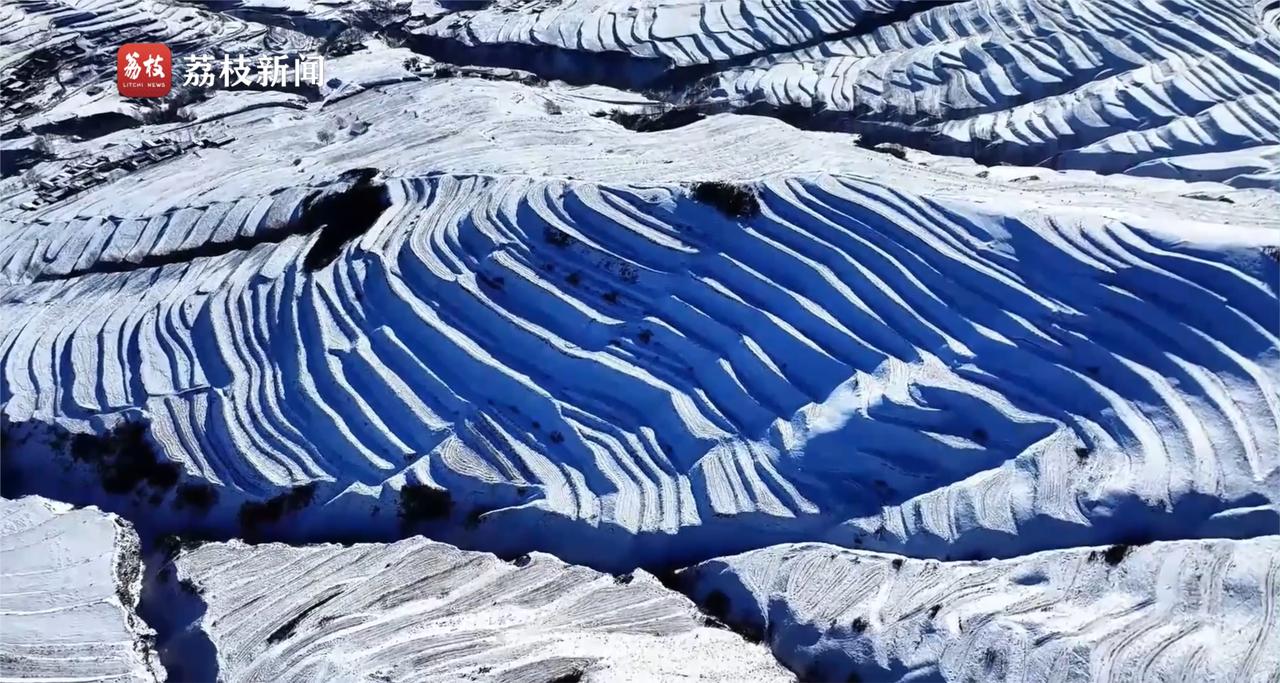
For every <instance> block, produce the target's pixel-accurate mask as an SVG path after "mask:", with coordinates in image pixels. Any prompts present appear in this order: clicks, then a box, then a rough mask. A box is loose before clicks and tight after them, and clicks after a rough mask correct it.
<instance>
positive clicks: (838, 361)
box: [0, 53, 1280, 569]
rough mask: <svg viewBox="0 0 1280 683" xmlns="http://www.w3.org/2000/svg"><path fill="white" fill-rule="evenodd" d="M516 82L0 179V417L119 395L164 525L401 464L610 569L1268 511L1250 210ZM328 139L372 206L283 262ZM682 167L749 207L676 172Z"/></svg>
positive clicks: (1076, 538) (365, 525) (1167, 534)
mask: <svg viewBox="0 0 1280 683" xmlns="http://www.w3.org/2000/svg"><path fill="white" fill-rule="evenodd" d="M375 54H376V53H375ZM361 58H362V59H363V58H367V59H373V58H374V57H373V56H367V55H362V56H361ZM347 59H351V57H349V58H347ZM536 92H537V89H536V88H535V87H533V86H529V85H525V84H521V83H514V82H503V81H484V80H476V79H456V80H453V81H444V82H436V83H430V84H424V83H403V84H390V85H384V86H381V87H379V88H377V89H375V90H370V91H368V92H366V93H362V94H360V95H358V96H355V97H350V98H345V99H341V100H339V101H336V102H331V103H329V104H327V105H326V106H324V107H323V108H321V109H318V110H314V111H309V112H308V115H306V116H305V117H302V115H301V114H300V113H298V112H296V111H294V110H292V109H285V110H283V111H281V110H279V109H252V110H249V111H244V112H240V113H231V114H228V115H226V116H223V117H221V118H220V119H218V120H217V121H215V122H212V123H211V124H208V125H209V126H210V128H211V129H213V130H217V131H233V132H234V134H235V136H236V137H235V139H234V140H232V141H231V142H229V143H227V144H225V145H223V146H221V147H218V148H214V149H203V150H197V151H194V152H189V153H184V154H181V155H179V156H177V157H176V158H173V159H170V160H168V161H166V162H165V163H163V164H159V165H153V166H149V167H146V168H142V169H139V170H137V171H135V172H133V173H131V174H130V175H129V181H128V182H129V188H130V191H129V192H127V193H121V192H119V191H118V190H117V187H116V186H115V185H114V184H111V183H107V184H103V185H99V186H96V187H90V188H88V189H86V190H85V191H84V192H82V193H80V194H77V195H75V196H73V197H71V198H69V199H68V200H66V201H62V202H59V203H56V204H52V205H50V206H48V208H42V209H39V210H37V211H36V212H35V214H34V215H31V214H27V213H20V212H19V210H17V209H10V210H9V212H8V213H7V214H6V215H7V216H8V217H9V219H10V220H13V221H14V222H15V229H14V230H13V231H12V233H11V235H12V238H11V239H10V240H8V241H7V242H6V243H5V245H4V246H3V247H0V272H3V273H4V274H5V277H7V278H8V279H9V281H10V282H11V283H12V285H11V286H10V288H9V291H10V293H11V294H10V302H9V303H8V304H6V306H5V307H4V308H3V310H0V321H3V326H4V329H5V334H4V337H3V340H2V341H0V349H2V351H0V353H2V354H3V356H2V357H3V363H4V376H5V379H4V384H3V393H0V399H3V403H4V411H5V414H6V415H7V416H8V418H9V419H10V420H11V421H13V422H21V421H26V420H38V421H41V422H44V423H54V424H58V425H61V426H62V427H63V428H66V429H70V430H72V431H84V430H94V431H101V430H104V429H106V428H108V427H110V426H111V425H112V424H114V423H116V422H117V421H118V420H120V419H122V418H127V419H131V420H139V419H140V420H142V421H143V422H146V423H147V425H148V430H149V435H150V436H149V439H150V440H151V442H153V443H154V446H155V447H156V449H157V450H158V452H159V453H160V454H162V455H163V456H164V457H165V458H167V459H169V460H172V461H174V462H176V463H180V464H181V465H182V467H183V470H184V472H185V476H186V477H189V478H190V479H191V480H194V481H201V480H203V481H207V482H209V483H211V484H213V485H215V486H216V487H218V488H219V489H220V491H221V492H222V494H223V495H222V496H221V498H220V500H219V503H218V505H217V506H216V507H215V509H214V510H213V511H212V512H211V513H210V515H209V516H207V517H204V518H200V519H190V518H188V517H187V516H184V515H180V516H160V517H158V518H156V519H155V520H154V523H155V524H157V525H159V526H160V527H161V529H160V530H162V531H175V530H179V529H181V528H184V527H186V525H190V524H195V525H197V526H198V527H200V528H204V529H206V530H214V531H218V532H219V533H230V534H236V533H240V532H241V531H243V530H242V529H237V527H236V515H237V510H238V507H239V506H240V505H241V503H243V502H244V501H246V500H261V499H265V498H270V497H272V496H275V495H278V494H283V493H286V492H288V491H289V490H290V489H291V487H294V486H300V485H304V484H308V483H312V482H314V483H317V484H318V485H319V486H320V488H319V489H318V492H317V496H316V499H315V502H316V504H315V505H313V506H311V507H309V508H308V509H307V510H306V511H304V512H302V513H300V514H298V515H297V516H296V517H295V518H293V519H291V521H290V522H289V523H288V524H287V525H284V526H282V527H281V528H279V529H275V530H273V531H272V532H271V533H272V535H275V536H277V537H279V538H296V539H311V540H324V539H325V537H326V534H329V533H338V532H337V531H336V529H341V530H342V533H357V534H363V535H362V536H361V537H363V538H366V539H368V540H373V539H377V538H386V537H393V536H394V535H396V534H397V533H398V528H399V526H400V520H399V519H398V518H397V516H396V514H395V513H394V510H395V506H396V499H397V497H398V495H399V494H398V491H400V490H401V489H402V488H403V487H404V486H405V485H406V484H424V485H428V486H431V487H435V488H442V489H445V490H447V491H448V492H449V493H450V495H451V497H452V503H453V507H452V511H451V514H452V517H451V519H452V520H453V522H447V521H446V520H440V521H439V523H438V524H436V526H434V527H430V526H429V527H427V528H432V530H433V533H435V534H439V537H441V538H445V539H448V540H452V541H455V542H460V543H461V542H464V541H465V543H467V544H474V546H475V547H484V548H491V549H494V550H501V551H504V552H526V551H529V550H544V551H550V552H555V553H557V554H558V555H560V556H561V557H563V558H565V559H568V560H571V561H576V562H587V563H591V564H594V565H595V566H605V567H610V568H618V569H627V568H631V567H634V566H637V565H646V564H650V563H668V562H669V563H674V564H679V563H683V562H688V561H695V560H698V559H703V558H705V557H707V556H708V554H712V553H725V552H737V551H741V550H745V549H747V548H749V547H758V546H759V545H760V544H763V543H767V542H778V541H788V540H818V539H821V540H829V541H834V542H838V543H841V544H846V545H850V544H853V543H855V542H861V543H863V544H865V545H866V547H875V548H879V549H884V550H890V551H901V552H909V553H911V554H916V555H922V556H933V557H943V556H946V555H948V554H950V555H956V554H960V555H968V554H978V555H982V556H993V555H995V556H1011V555H1016V554H1020V553H1024V552H1031V551H1034V550H1041V549H1045V548H1050V547H1060V546H1061V545H1063V544H1096V543H1108V542H1112V541H1115V540H1118V539H1120V538H1121V537H1123V536H1125V535H1127V534H1128V533H1130V532H1132V531H1134V530H1137V529H1144V530H1145V531H1146V532H1147V533H1150V534H1151V535H1153V536H1154V537H1157V538H1182V537H1189V536H1190V537H1199V536H1206V535H1208V536H1219V535H1227V536H1233V537H1234V536H1249V535H1253V534H1257V533H1265V532H1274V531H1275V529H1276V528H1277V524H1278V522H1277V514H1276V512H1275V508H1274V506H1275V505H1276V504H1277V500H1276V497H1275V496H1276V491H1277V490H1278V489H1277V476H1280V474H1278V472H1280V460H1278V459H1280V445H1278V444H1277V440H1278V439H1280V436H1278V431H1277V427H1276V425H1277V421H1278V420H1280V418H1278V415H1280V400H1278V399H1277V396H1278V395H1280V391H1278V389H1277V383H1278V381H1280V380H1278V377H1277V371H1278V366H1277V360H1276V354H1275V348H1276V338H1277V327H1278V323H1277V305H1276V278H1277V265H1276V262H1275V261H1274V260H1273V259H1271V258H1269V257H1268V256H1266V255H1265V254H1264V253H1263V251H1262V250H1261V249H1260V248H1259V247H1260V246H1261V245H1265V244H1268V243H1272V242H1274V241H1275V239H1276V235H1277V233H1278V232H1280V223H1277V221H1276V219H1275V216H1276V215H1277V214H1276V213H1275V212H1274V207H1275V202H1274V199H1272V200H1270V202H1271V203H1270V204H1268V203H1267V202H1261V203H1259V204H1256V205H1253V206H1244V205H1228V204H1223V203H1220V202H1211V201H1203V200H1199V199H1189V198H1185V197H1182V196H1179V194H1177V193H1186V192H1187V191H1188V188H1187V187H1186V186H1183V185H1180V184H1172V185H1170V184H1162V183H1160V182H1153V183H1152V184H1150V186H1141V187H1140V188H1139V187H1137V186H1134V185H1133V183H1129V184H1126V185H1114V184H1111V183H1110V182H1104V181H1101V180H1098V179H1097V178H1096V177H1089V176H1081V175H1077V176H1071V177H1059V176H1057V175H1056V174H1053V173H1052V172H1050V171H1045V172H1043V173H1044V177H1043V178H1039V179H1034V180H1027V181H1025V182H1018V183H1015V182H1010V181H1005V180H1001V179H995V178H979V177H976V175H970V174H969V173H973V172H974V171H973V169H972V168H970V169H969V171H968V172H961V171H959V170H957V169H954V168H953V169H943V168H938V169H935V168H934V167H932V166H931V165H929V164H919V163H913V162H912V161H910V160H906V161H900V160H898V159H895V158H893V157H890V156H888V155H883V154H877V153H874V152H869V151H866V150H862V149H859V148H856V147H854V146H852V145H849V144H847V143H846V142H844V141H843V140H842V136H839V135H835V134H827V133H799V132H797V131H795V130H794V129H791V128H789V127H787V126H785V125H784V124H781V123H779V122H776V121H772V120H769V119H763V118H759V117H742V116H733V115H723V116H715V117H711V118H710V119H708V120H706V121H702V122H699V123H697V124H694V125H691V126H687V127H684V128H680V129H677V130H672V131H665V132H658V133H634V132H632V131H629V130H626V129H623V128H620V127H618V126H616V125H615V124H613V123H611V122H609V121H606V120H601V119H597V118H594V117H591V116H589V115H588V114H586V113H582V112H577V111H574V110H573V109H571V108H566V109H565V111H564V113H561V114H551V113H549V112H548V111H547V110H546V109H545V107H544V106H543V103H542V100H541V99H540V98H536V97H535V93H536ZM566 101H569V100H566ZM586 106H592V107H593V106H594V104H590V105H586ZM276 112H279V113H276ZM462 112H467V114H465V115H463V113H462ZM295 117H302V118H295ZM286 122H288V123H289V125H290V126H291V129H290V130H291V135H289V136H287V137H286V136H281V135H280V133H279V131H280V128H279V126H281V125H283V124H284V123H286ZM355 122H367V123H368V124H369V125H368V127H367V129H365V130H364V131H363V132H362V133H361V134H358V135H356V134H352V132H350V131H352V130H353V126H354V125H355ZM344 126H345V127H344ZM197 130H199V129H197ZM318 130H329V131H333V132H335V135H334V137H333V139H332V140H330V141H328V142H325V141H323V140H321V139H317V138H316V137H314V132H313V131H318ZM193 134H194V133H193ZM121 135H126V136H127V135H135V136H136V135H138V133H137V132H135V131H125V132H123V133H117V134H116V136H115V137H113V140H114V141H116V142H117V143H119V141H120V136H121ZM299 140H301V141H302V142H299ZM86 144H88V143H86ZM289 156H296V157H297V158H298V159H300V162H299V163H297V164H288V165H284V166H282V164H281V160H282V159H287V158H288V157H289ZM668 162H670V163H668ZM352 168H374V169H379V170H380V175H379V178H380V179H381V180H380V181H379V182H383V183H385V186H386V188H387V189H386V192H387V195H388V198H389V199H388V201H389V202H390V206H389V208H388V209H387V210H386V211H385V212H384V213H383V214H382V215H381V217H380V218H379V219H378V220H377V221H376V223H375V224H374V225H373V226H372V227H371V228H370V229H369V231H368V232H366V233H365V234H364V235H362V236H361V237H359V238H358V239H357V240H356V241H355V242H354V243H353V244H352V246H351V248H349V249H347V250H345V251H343V252H342V253H341V254H340V255H339V257H338V259H337V261H336V262H335V263H334V264H333V265H331V266H328V267H325V268H323V269H320V270H317V271H315V272H310V271H308V270H307V269H306V268H304V267H303V265H302V261H303V259H304V256H305V254H306V253H307V251H308V250H309V249H310V247H311V245H312V244H313V242H314V240H315V237H314V235H308V234H299V235H294V236H291V237H283V236H282V233H281V232H280V231H282V230H287V229H288V228H287V226H289V225H290V224H291V221H292V222H293V223H297V221H298V220H299V219H298V218H297V216H299V215H300V212H301V210H302V209H301V207H302V206H303V205H304V203H305V200H306V197H307V196H308V195H309V194H311V193H313V192H315V191H317V190H318V189H321V188H324V187H328V186H330V185H332V184H333V183H334V179H335V178H337V177H338V176H339V174H340V173H341V172H342V171H345V170H348V169H352ZM228 169H234V170H230V171H229V170H228ZM444 169H447V170H444ZM708 178H724V179H729V180H732V181H735V182H744V183H747V184H749V185H751V186H752V187H754V188H755V191H756V192H758V195H759V201H760V204H761V206H762V210H761V213H760V215H758V216H750V217H745V218H741V219H738V218H728V217H726V216H724V215H722V214H721V213H720V212H718V211H717V210H716V209H715V208H713V207H711V206H709V205H705V204H702V203H699V202H697V201H695V200H694V199H693V198H692V197H691V196H690V195H689V193H688V191H687V187H686V185H685V184H686V183H689V182H691V181H695V180H704V179H708ZM888 179H891V180H888ZM1140 190H1143V191H1140ZM1175 192H1177V193H1175ZM272 235H281V236H274V237H273V236H272ZM557 235H562V236H563V238H561V237H556V236H557ZM266 238H269V239H268V241H262V242H261V243H260V244H257V245H256V246H252V247H251V248H242V247H238V246H237V244H243V243H244V242H243V241H241V242H239V243H237V242H236V240H245V239H247V240H249V242H250V243H252V242H255V241H261V240H263V239H266ZM219 245H222V246H219ZM193 249H207V250H208V253H209V255H208V256H200V257H194V258H188V257H185V256H183V254H185V253H189V252H191V250H193ZM224 252H225V253H224ZM192 253H193V252H192ZM201 253H203V252H201ZM149 263H155V264H157V265H154V266H150V265H148V264H149ZM132 264H136V265H132ZM161 264H163V265H161ZM100 268H102V269H105V270H109V271H113V272H93V271H94V270H96V269H100ZM833 392H834V393H833ZM29 447H30V448H31V449H32V450H31V451H30V453H31V456H30V457H29V458H20V459H19V462H24V463H27V465H28V466H29V467H32V468H34V469H35V470H37V471H38V470H40V469H41V468H43V467H44V465H43V464H42V463H43V459H44V458H47V457H48V456H47V454H45V452H44V450H43V446H42V445H41V442H40V441H39V440H38V439H34V440H31V442H30V444H29ZM23 452H27V451H23ZM55 483H56V482H55ZM50 485H53V484H50ZM89 486H94V484H93V483H92V482H90V484H89ZM71 488H78V489H80V490H81V494H80V495H82V496H83V495H86V494H84V493H83V489H84V488H85V487H84V486H81V485H78V484H76V485H71ZM158 493H160V494H161V497H160V499H161V500H168V501H170V502H171V501H172V498H173V494H172V493H171V492H165V491H161V492H158ZM89 495H92V490H90V494H89ZM166 496H167V498H166ZM84 502H104V501H101V500H100V499H99V498H96V497H90V498H88V499H87V500H85V501H84ZM104 504H105V502H104ZM164 504H166V505H168V504H170V503H164ZM1241 508H1249V509H1251V510H1253V511H1252V512H1251V513H1250V514H1248V515H1242V516H1236V517H1231V521H1230V522H1227V521H1225V520H1226V517H1225V516H1227V515H1231V511H1232V510H1235V509H1241ZM375 509H377V510H378V511H377V512H375ZM357 510H358V511H359V512H354V511H357ZM144 514H145V513H144ZM468 515H471V516H476V517H478V518H479V519H480V520H482V522H481V523H480V524H478V525H472V526H474V528H467V525H463V524H461V521H462V519H463V518H465V517H466V516H468ZM353 518H354V519H363V520H368V521H362V522H360V523H356V522H354V521H353ZM604 549H607V550H604Z"/></svg>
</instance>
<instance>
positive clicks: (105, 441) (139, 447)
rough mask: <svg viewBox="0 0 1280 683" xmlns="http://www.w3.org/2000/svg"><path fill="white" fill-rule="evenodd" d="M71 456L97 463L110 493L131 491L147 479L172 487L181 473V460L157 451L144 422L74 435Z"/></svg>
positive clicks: (164, 487)
mask: <svg viewBox="0 0 1280 683" xmlns="http://www.w3.org/2000/svg"><path fill="white" fill-rule="evenodd" d="M71 457H72V458H73V459H75V460H78V461H80V462H85V463H88V464H91V465H93V466H94V467H95V468H96V469H97V471H98V480H99V482H100V483H101V484H102V488H103V490H104V491H106V492H107V493H116V494H123V493H129V492H130V491H133V490H135V489H136V488H137V487H138V486H139V485H141V484H142V483H144V482H145V483H146V484H148V485H149V486H151V487H153V488H155V489H158V490H161V491H164V490H168V489H170V488H173V486H174V485H175V484H177V483H178V478H179V476H180V474H181V469H180V468H179V467H178V465H177V463H174V462H172V461H170V460H168V459H166V458H164V457H163V456H161V455H157V453H156V451H155V449H154V448H152V446H151V442H150V441H148V440H147V427H146V425H144V424H142V423H141V422H121V423H119V424H117V425H116V426H115V427H114V428H112V429H111V431H109V432H107V433H106V434H104V435H102V436H97V435H94V434H76V435H75V436H73V437H72V438H71Z"/></svg>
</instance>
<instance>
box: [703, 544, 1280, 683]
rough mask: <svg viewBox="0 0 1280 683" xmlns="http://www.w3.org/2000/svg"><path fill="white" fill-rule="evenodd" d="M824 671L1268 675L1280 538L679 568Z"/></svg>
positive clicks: (809, 668) (714, 605)
mask: <svg viewBox="0 0 1280 683" xmlns="http://www.w3.org/2000/svg"><path fill="white" fill-rule="evenodd" d="M681 580H682V581H684V582H686V583H688V584H689V585H690V590H691V592H692V594H693V595H694V596H695V597H696V598H697V599H698V601H699V602H700V603H701V604H703V605H704V606H706V607H707V608H708V609H710V610H712V611H713V612H714V613H717V614H719V615H721V616H722V617H723V618H725V619H727V620H729V621H730V622H731V623H735V624H737V625H738V627H739V628H744V629H748V630H752V631H754V632H756V633H762V634H765V636H764V637H765V640H766V642H768V643H770V644H771V646H772V647H773V650H774V652H775V653H777V654H778V656H779V657H780V658H782V660H783V661H784V662H785V663H786V664H787V666H789V667H790V668H792V669H793V670H795V671H800V672H805V675H806V676H807V677H808V678H812V679H817V680H852V679H853V678H854V677H856V678H857V679H858V680H875V681H879V680H898V679H901V678H904V677H908V678H911V679H912V680H920V679H921V678H927V679H933V678H938V679H942V680H953V681H961V680H1032V681H1049V680H1054V681H1093V680H1096V681H1111V680H1139V681H1149V680H1197V681H1241V682H1242V683H1243V682H1245V681H1257V682H1261V681H1270V680H1274V679H1275V676H1276V675H1277V674H1280V626H1278V625H1277V611H1276V607H1277V600H1278V599H1280V584H1278V583H1277V581H1280V538H1278V537H1276V536H1269V537H1263V538H1256V539H1251V540H1248V541H1198V542H1191V541H1184V542H1173V543H1154V544H1151V545H1148V546H1142V547H1133V548H1130V547H1128V546H1114V547H1111V548H1096V549H1089V548H1078V549H1071V550H1061V551H1052V552H1046V553H1037V554H1035V555H1029V556H1026V557H1020V558H1018V559H1016V560H1008V561H990V562H934V561H919V560H911V559H905V560H904V559H903V558H894V557H891V556H885V555H878V554H874V553H866V552H860V551H852V550H846V549H843V548H837V547H834V546H829V545H822V544H804V545H795V546H776V547H772V548H765V549H762V550H757V551H752V552H749V553H745V554H743V555H738V556H734V557H728V558H721V559H716V560H711V561H708V562H705V563H703V564H700V565H698V566H696V567H693V568H691V569H689V570H687V571H686V572H683V573H682V576H681Z"/></svg>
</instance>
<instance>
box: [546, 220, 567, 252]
mask: <svg viewBox="0 0 1280 683" xmlns="http://www.w3.org/2000/svg"><path fill="white" fill-rule="evenodd" d="M542 239H543V240H544V241H545V242H546V243H547V244H550V245H551V246H553V247H559V248H561V249H563V248H565V247H567V246H569V245H571V244H573V242H574V240H573V235H570V234H569V233H567V232H565V231H563V230H561V229H559V228H553V227H551V226H550V225H548V226H547V227H546V229H545V230H543V231H542Z"/></svg>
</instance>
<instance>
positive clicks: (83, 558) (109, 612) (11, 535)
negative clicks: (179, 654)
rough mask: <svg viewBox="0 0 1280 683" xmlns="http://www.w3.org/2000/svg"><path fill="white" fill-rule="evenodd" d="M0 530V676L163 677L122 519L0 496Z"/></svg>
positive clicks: (131, 538) (132, 539)
mask: <svg viewBox="0 0 1280 683" xmlns="http://www.w3.org/2000/svg"><path fill="white" fill-rule="evenodd" d="M0 532H2V536H3V540H2V541H0V680H4V681H45V682H51V681H90V680H93V681H151V682H157V681H163V680H165V673H164V670H163V669H161V668H160V662H159V660H158V659H157V657H156V654H155V652H154V651H153V650H152V640H153V637H154V634H153V632H152V631H151V629H150V628H149V627H148V626H147V625H146V624H145V623H143V622H142V620H141V619H139V618H138V616H137V615H136V614H134V612H133V608H134V606H135V605H136V604H137V602H138V593H139V591H140V589H141V584H142V561H141V557H140V556H139V553H138V535H137V534H136V533H135V532H134V531H133V529H132V528H130V526H129V524H128V523H127V522H125V521H123V520H121V519H120V518H119V517H117V516H115V515H110V514H106V513H102V512H99V511H97V510H85V509H80V510H77V509H73V508H72V507H71V506H70V505H67V504H65V503H59V502H55V501H51V500H45V499H43V498H39V497H36V496H28V497H26V498H21V499H19V500H8V499H0Z"/></svg>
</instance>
